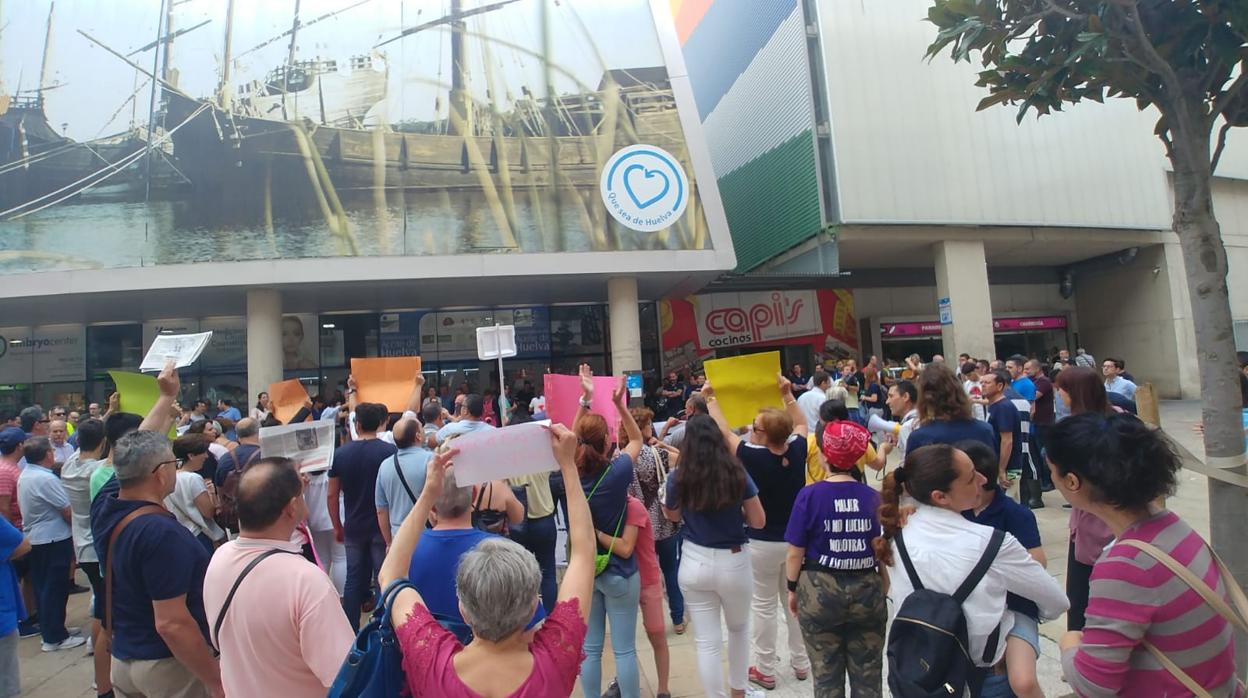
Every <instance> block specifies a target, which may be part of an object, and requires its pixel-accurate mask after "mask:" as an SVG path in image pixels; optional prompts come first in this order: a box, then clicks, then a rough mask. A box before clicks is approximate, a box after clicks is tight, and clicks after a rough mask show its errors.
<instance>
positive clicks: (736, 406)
mask: <svg viewBox="0 0 1248 698" xmlns="http://www.w3.org/2000/svg"><path fill="white" fill-rule="evenodd" d="M703 369H704V370H705V371H706V380H707V382H709V383H710V384H711V387H712V388H713V389H714V390H715V397H716V399H718V400H719V407H720V409H721V410H723V412H724V417H725V418H727V419H728V424H729V425H730V426H732V427H743V426H745V425H747V424H751V423H753V421H754V416H755V415H757V414H758V410H759V409H760V408H763V407H781V408H783V407H784V403H783V402H781V400H780V390H779V389H778V388H777V387H776V374H777V373H779V372H780V352H778V351H768V352H763V353H761V354H746V355H744V356H733V357H729V358H727V359H711V360H709V361H707V362H706V363H704V364H703Z"/></svg>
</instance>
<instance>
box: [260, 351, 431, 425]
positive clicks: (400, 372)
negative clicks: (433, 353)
mask: <svg viewBox="0 0 1248 698" xmlns="http://www.w3.org/2000/svg"><path fill="white" fill-rule="evenodd" d="M418 373H420V357H419V356H387V357H383V358H380V359H351V375H352V376H353V377H354V378H355V385H356V388H357V389H358V390H359V391H360V393H359V401H360V402H376V403H379V404H382V405H385V406H386V409H387V410H389V411H391V412H402V411H403V410H405V409H407V403H408V401H409V400H411V398H412V390H413V389H414V388H415V387H416V374H418ZM270 397H272V396H270Z"/></svg>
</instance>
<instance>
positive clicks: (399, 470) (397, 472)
mask: <svg viewBox="0 0 1248 698" xmlns="http://www.w3.org/2000/svg"><path fill="white" fill-rule="evenodd" d="M394 474H395V475H398V476H399V482H400V483H402V484H403V489H404V490H406V491H407V496H409V497H411V498H412V504H415V503H416V495H414V494H412V487H411V485H408V484H407V478H405V477H403V468H400V467H399V454H397V453H396V454H394Z"/></svg>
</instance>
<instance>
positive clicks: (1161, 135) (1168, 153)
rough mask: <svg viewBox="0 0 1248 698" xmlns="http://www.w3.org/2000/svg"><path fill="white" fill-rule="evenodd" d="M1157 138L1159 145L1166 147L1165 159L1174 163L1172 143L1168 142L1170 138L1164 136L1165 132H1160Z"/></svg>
mask: <svg viewBox="0 0 1248 698" xmlns="http://www.w3.org/2000/svg"><path fill="white" fill-rule="evenodd" d="M1157 137H1158V138H1160V139H1161V144H1162V145H1164V146H1166V158H1168V159H1169V160H1170V161H1171V162H1174V142H1173V141H1171V140H1170V136H1167V135H1166V131H1161V132H1159V133H1158V134H1157Z"/></svg>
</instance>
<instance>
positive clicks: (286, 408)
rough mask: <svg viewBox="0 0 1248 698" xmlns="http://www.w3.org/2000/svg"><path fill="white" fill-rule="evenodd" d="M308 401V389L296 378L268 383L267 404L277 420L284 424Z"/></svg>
mask: <svg viewBox="0 0 1248 698" xmlns="http://www.w3.org/2000/svg"><path fill="white" fill-rule="evenodd" d="M307 401H308V390H307V388H304V387H303V383H300V382H299V379H298V378H291V379H290V380H285V381H281V382H280V383H270V384H269V404H270V405H271V406H272V410H273V416H274V417H276V418H277V421H279V422H281V423H282V424H285V423H287V422H289V421H290V420H291V419H293V418H294V416H295V415H296V414H297V413H298V412H299V410H301V409H303V406H304V404H305V403H306V402H307Z"/></svg>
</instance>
